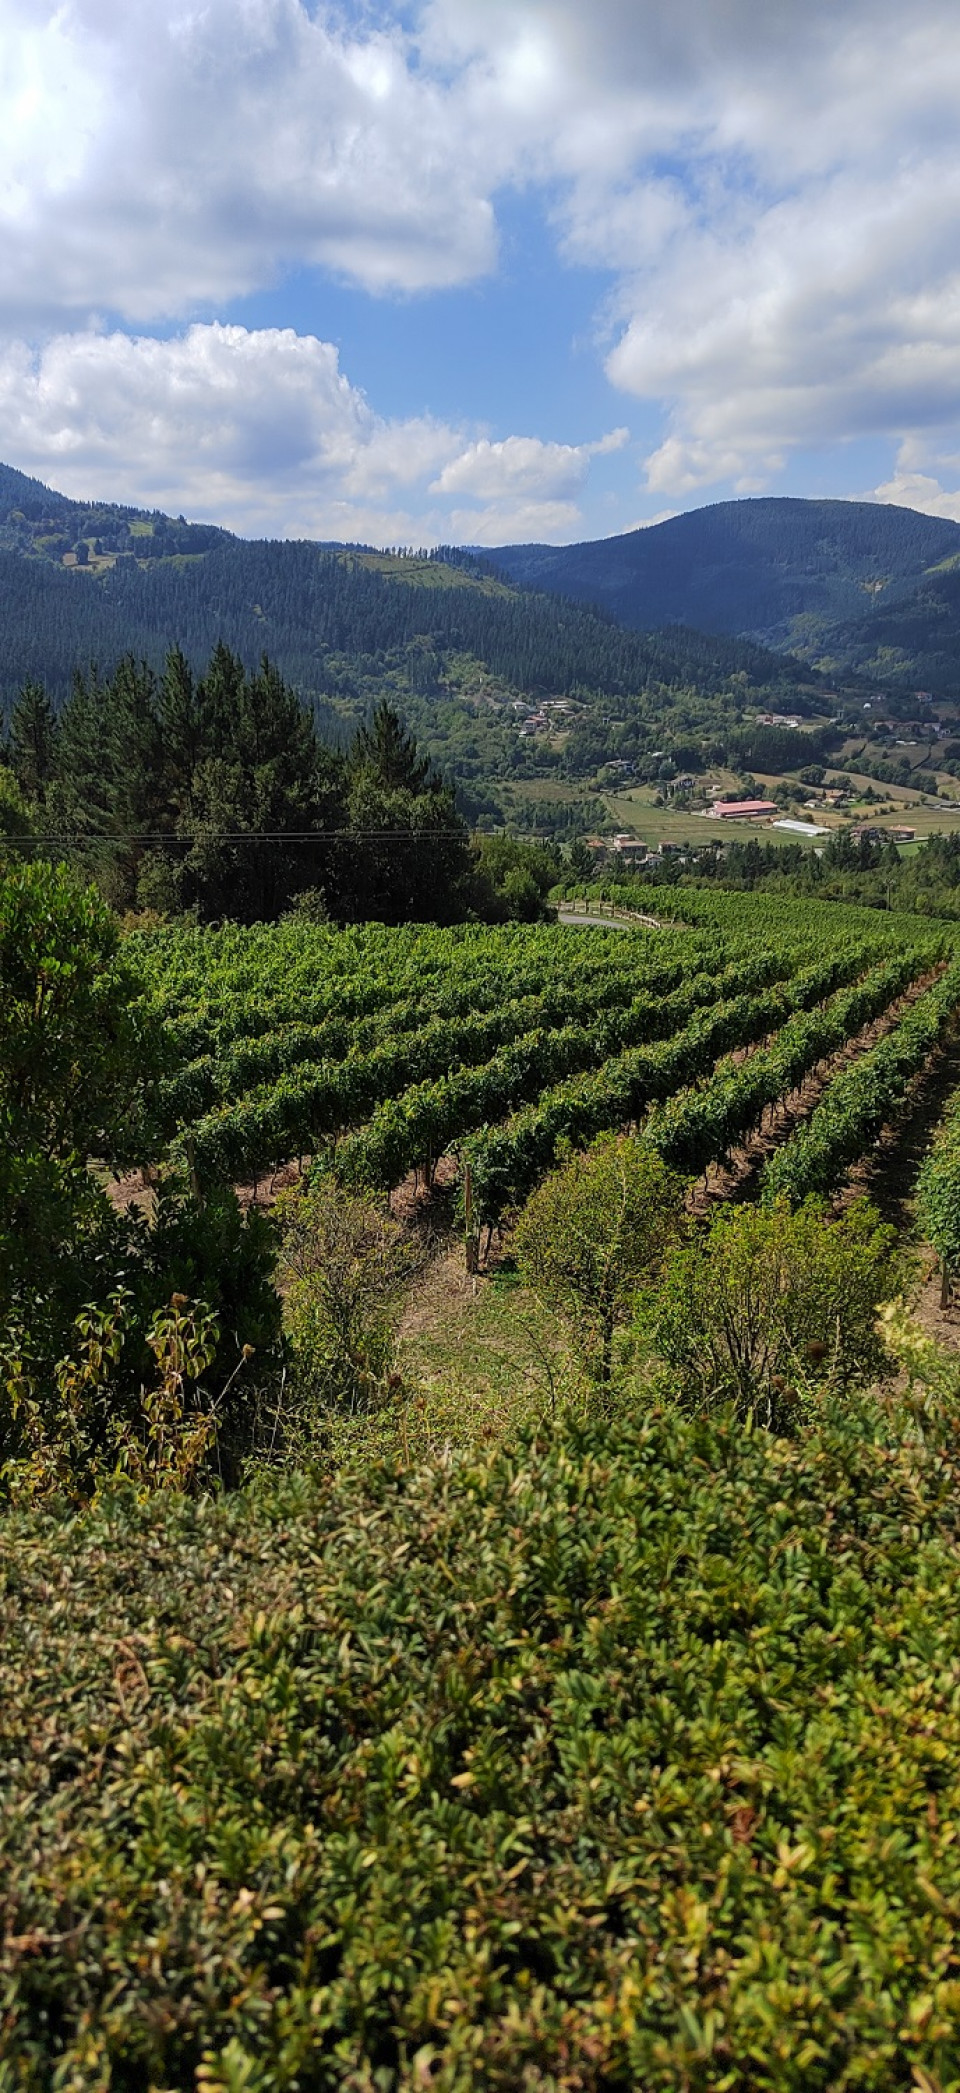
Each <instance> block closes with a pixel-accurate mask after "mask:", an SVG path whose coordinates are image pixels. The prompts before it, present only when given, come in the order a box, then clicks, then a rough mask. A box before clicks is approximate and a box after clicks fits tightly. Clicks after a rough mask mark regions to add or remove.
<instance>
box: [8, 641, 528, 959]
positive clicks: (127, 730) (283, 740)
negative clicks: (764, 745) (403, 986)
mask: <svg viewBox="0 0 960 2093" xmlns="http://www.w3.org/2000/svg"><path fill="white" fill-rule="evenodd" d="M11 760H12V764H13V767H14V771H15V774H16V776H17V779H18V781H19V783H20V785H21V787H22V790H23V792H24V793H25V794H26V795H28V800H29V804H30V806H31V807H32V809H33V813H34V821H35V832H36V833H37V835H38V836H39V837H40V839H41V841H40V843H39V844H38V848H39V849H41V850H45V849H51V850H56V851H57V852H58V853H63V854H68V855H69V856H70V857H71V858H72V859H73V860H74V861H75V862H77V863H79V864H81V865H82V866H83V867H84V868H85V869H87V870H88V871H89V872H91V873H93V874H95V876H96V877H97V879H98V881H99V883H100V885H101V887H102V888H103V889H104V891H105V892H106V893H107V895H108V897H109V898H110V900H111V901H112V902H113V903H114V904H115V905H116V906H118V907H131V906H139V907H140V908H147V909H158V910H160V911H162V912H170V913H173V914H178V913H181V912H183V911H185V910H188V911H189V910H192V911H193V912H194V913H195V914H197V915H198V916H199V917H201V918H209V917H211V916H214V917H220V916H223V915H228V916H232V917H234V918H237V919H239V920H241V921H255V920H258V919H260V918H263V917H275V916H277V915H279V914H281V913H282V912H283V911H284V909H285V908H287V907H289V906H290V905H291V904H293V903H294V902H296V901H298V900H299V899H301V898H303V899H304V900H305V901H306V902H307V904H308V906H309V907H310V908H311V909H312V910H313V912H314V913H316V912H317V911H318V910H319V911H320V912H322V913H326V912H330V913H334V914H338V915H339V916H341V917H354V916H362V917H381V918H384V919H385V920H387V921H393V922H396V921H404V920H406V919H407V918H409V917H414V918H416V917H421V918H422V917H432V916H440V917H442V918H445V919H448V920H449V919H454V920H456V919H457V918H458V917H460V916H463V915H466V914H470V913H472V912H473V911H474V910H477V911H478V912H479V913H481V914H482V913H484V912H487V913H491V914H496V913H498V912H500V911H501V907H502V912H503V913H509V912H510V910H509V905H508V903H509V896H508V902H507V905H503V904H502V894H501V888H502V885H503V881H502V880H501V881H500V882H499V883H498V881H497V879H496V878H495V877H494V876H492V875H491V874H489V873H487V872H485V871H484V869H483V868H482V867H481V866H480V865H478V864H475V863H474V862H473V861H472V860H471V857H470V854H469V849H468V837H467V831H466V828H465V826H464V823H463V822H462V820H461V819H460V817H459V815H458V814H457V812H456V810H455V806H454V799H453V794H452V792H451V791H450V790H449V789H448V788H447V787H446V786H445V785H444V783H443V781H442V779H441V778H440V776H439V775H438V773H437V772H436V771H435V770H434V768H433V766H432V765H431V763H430V761H429V759H427V758H424V757H423V756H421V754H420V753H419V751H418V750H417V748H416V745H415V743H414V741H413V739H412V737H411V735H410V734H409V733H408V732H407V730H406V728H405V727H404V725H403V722H402V721H401V719H400V718H399V715H398V714H397V713H396V712H395V711H394V710H393V709H392V708H391V707H390V706H389V705H386V704H381V705H379V706H378V707H377V708H376V710H375V711H374V713H373V716H372V719H371V720H370V721H369V722H365V723H363V724H361V725H360V727H359V728H358V730H357V733H356V734H355V735H354V737H353V740H352V743H351V744H350V747H349V749H348V750H347V751H346V753H338V752H336V751H334V750H332V749H330V748H327V747H325V746H324V745H323V744H322V743H321V742H320V740H319V739H318V736H317V733H316V728H315V726H314V722H313V720H312V719H311V717H310V715H309V714H308V713H307V712H306V711H305V710H304V707H303V706H302V705H301V703H300V701H299V699H298V698H297V696H296V695H295V693H294V692H293V691H292V690H291V689H290V688H289V686H288V685H287V684H285V683H284V681H283V679H282V677H281V676H280V675H279V674H278V673H277V671H276V669H275V668H274V667H273V666H272V665H271V663H270V662H268V661H267V659H266V657H264V658H263V660H262V661H261V663H260V666H259V668H258V669H257V670H256V671H254V672H252V673H248V672H247V671H246V670H245V669H244V667H243V664H242V662H241V661H240V660H239V659H238V657H237V656H236V655H234V654H231V653H230V651H229V649H228V648H227V647H224V646H223V645H220V644H218V645H217V646H216V647H215V649H214V651H213V654H212V656H211V658H210V661H209V663H208V665H207V668H206V671H205V673H204V675H203V676H202V677H199V678H197V677H195V676H194V674H193V672H192V670H191V669H190V666H189V664H188V662H187V660H186V658H185V656H184V655H183V654H182V653H181V652H180V651H179V649H175V650H174V651H173V652H172V653H170V654H169V655H168V656H167V660H166V664H165V667H164V671H163V674H162V676H160V677H157V676H156V675H155V674H154V672H153V670H152V669H150V668H148V667H147V666H146V664H145V663H142V662H141V663H137V662H135V661H134V660H133V659H132V658H128V659H126V660H124V661H122V662H121V663H120V666H119V668H118V669H117V670H116V672H115V674H114V675H113V676H112V677H110V678H108V679H104V678H101V677H100V676H99V675H97V674H96V673H95V672H94V673H91V675H90V676H89V677H87V678H84V677H82V676H79V675H78V676H76V677H75V679H74V687H73V691H72V694H71V697H70V699H69V700H68V702H67V704H66V705H65V706H64V708H63V711H62V713H61V714H60V716H59V718H58V717H57V716H56V715H55V714H54V712H53V709H52V707H51V705H50V703H49V699H48V697H47V695H46V693H45V692H44V691H43V690H41V689H40V688H39V687H38V686H36V685H32V684H31V685H27V686H25V688H24V690H23V691H22V693H21V695H20V698H19V699H18V702H17V704H16V706H15V707H14V711H13V715H12V721H11ZM534 855H536V854H534ZM552 869H553V868H552V867H551V870H552ZM544 885H545V882H544V881H542V880H541V882H540V884H539V885H537V884H536V883H533V890H532V893H530V894H526V893H525V894H523V895H521V896H520V900H521V904H522V905H521V913H526V914H528V915H533V916H536V915H538V914H540V913H542V893H543V889H544Z"/></svg>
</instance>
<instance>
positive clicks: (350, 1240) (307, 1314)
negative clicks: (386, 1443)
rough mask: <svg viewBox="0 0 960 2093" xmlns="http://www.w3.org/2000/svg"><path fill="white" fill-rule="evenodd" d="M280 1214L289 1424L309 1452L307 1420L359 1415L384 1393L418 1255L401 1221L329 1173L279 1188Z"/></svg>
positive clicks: (308, 1422) (387, 1384)
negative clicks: (289, 1378) (289, 1188)
mask: <svg viewBox="0 0 960 2093" xmlns="http://www.w3.org/2000/svg"><path fill="white" fill-rule="evenodd" d="M277 1214H278V1220H279V1223H280V1227H281V1230H282V1252H281V1271H282V1274H283V1279H284V1283H285V1291H286V1299H287V1327H288V1329H289V1332H290V1337H291V1341H292V1346H293V1380H294V1386H293V1390H292V1401H291V1403H290V1404H289V1406H288V1413H287V1414H288V1430H289V1431H290V1432H292V1434H293V1437H294V1439H295V1440H296V1438H297V1436H298V1434H300V1435H301V1438H302V1444H301V1449H300V1450H301V1452H302V1453H304V1454H308V1453H309V1451H310V1447H309V1434H310V1431H311V1428H312V1426H313V1427H314V1428H315V1427H316V1425H317V1422H318V1420H322V1419H323V1417H324V1416H325V1415H327V1414H330V1413H333V1414H336V1415H339V1416H341V1417H357V1416H362V1415H363V1414H365V1413H368V1412H370V1411H372V1410H375V1409H376V1408H378V1406H379V1405H381V1404H382V1402H383V1401H384V1398H385V1396H386V1395H387V1393H388V1391H389V1386H390V1380H391V1373H392V1369H393V1367H394V1362H395V1354H396V1343H397V1327H398V1324H399V1321H400V1313H401V1309H402V1307H403V1302H404V1298H405V1296H406V1293H407V1290H408V1288H409V1286H410V1282H411V1280H412V1278H413V1276H414V1273H415V1271H416V1270H417V1267H418V1263H419V1261H420V1260H419V1253H418V1251H417V1248H416V1245H415V1244H414V1242H413V1241H412V1240H411V1238H410V1236H409V1235H407V1234H406V1233H405V1231H404V1230H403V1229H402V1228H401V1226H400V1224H399V1222H397V1221H394V1220H392V1219H391V1218H390V1216H389V1214H385V1213H384V1212H383V1209H382V1207H378V1206H377V1205H376V1203H375V1201H374V1200H372V1199H368V1198H366V1197H365V1196H364V1195H363V1194H362V1193H349V1192H346V1191H344V1190H342V1189H341V1187H340V1186H339V1185H336V1184H334V1183H333V1182H332V1180H331V1179H329V1178H323V1177H321V1178H317V1179H316V1180H315V1181H314V1182H313V1183H311V1184H309V1185H303V1186H297V1187H296V1188H295V1189H294V1190H292V1191H291V1192H289V1193H287V1194H285V1196H284V1197H283V1198H282V1199H281V1200H280V1201H279V1202H278V1207H277ZM311 1421H312V1426H311ZM304 1434H306V1437H305V1438H304V1437H303V1435H304Z"/></svg>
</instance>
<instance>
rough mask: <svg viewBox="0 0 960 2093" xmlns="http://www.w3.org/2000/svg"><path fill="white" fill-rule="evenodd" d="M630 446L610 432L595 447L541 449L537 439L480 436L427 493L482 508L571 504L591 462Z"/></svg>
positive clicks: (622, 435)
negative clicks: (469, 499)
mask: <svg viewBox="0 0 960 2093" xmlns="http://www.w3.org/2000/svg"><path fill="white" fill-rule="evenodd" d="M629 440H630V432H629V430H628V429H612V430H611V432H610V434H609V435H608V436H603V437H601V438H600V441H599V442H598V443H579V444H573V443H544V442H542V441H541V440H540V439H539V438H538V437H535V436H507V437H505V438H504V439H503V440H502V441H501V442H499V443H491V441H490V439H489V437H486V436H483V437H481V438H480V440H479V442H477V443H471V444H470V445H469V447H468V448H467V449H466V450H465V451H461V452H460V454H459V456H458V457H456V458H451V459H450V461H449V463H448V464H446V465H445V466H444V468H443V471H442V472H441V474H440V476H439V478H438V479H436V480H435V481H434V482H433V486H432V488H431V492H432V493H436V494H461V495H463V494H467V495H473V496H474V497H475V499H476V500H478V501H486V502H490V501H492V502H499V501H503V500H507V501H511V502H515V501H518V500H522V501H527V502H529V501H531V500H535V501H538V502H544V501H549V502H556V501H560V502H564V503H569V501H570V500H571V498H572V497H574V496H575V495H577V494H578V493H579V492H580V489H581V487H582V486H583V483H584V481H585V479H586V477H587V474H588V472H589V470H590V460H591V458H597V457H601V456H605V455H606V454H607V453H609V452H610V451H618V450H622V449H623V446H624V444H625V443H628V442H629ZM575 514H576V512H574V516H575Z"/></svg>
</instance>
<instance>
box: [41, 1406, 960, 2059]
mask: <svg viewBox="0 0 960 2093" xmlns="http://www.w3.org/2000/svg"><path fill="white" fill-rule="evenodd" d="M956 1424H957V1420H956V1418H953V1419H948V1420H946V1422H945V1424H944V1427H943V1431H942V1438H939V1437H938V1436H935V1435H928V1436H927V1438H926V1440H925V1442H920V1441H918V1440H917V1439H916V1436H915V1435H914V1436H913V1439H912V1441H911V1437H910V1433H911V1427H910V1423H909V1419H907V1418H906V1417H905V1416H901V1417H893V1418H888V1419H887V1420H886V1421H884V1419H883V1418H882V1417H881V1416H880V1415H879V1413H872V1412H871V1411H870V1410H869V1409H868V1408H866V1407H864V1409H863V1411H862V1412H861V1413H860V1414H859V1415H858V1416H855V1417H853V1418H852V1419H851V1420H850V1421H848V1422H846V1423H842V1422H841V1423H838V1424H837V1425H836V1426H834V1427H831V1428H824V1429H823V1431H822V1432H821V1433H820V1434H819V1435H818V1436H816V1437H812V1438H810V1439H808V1440H807V1441H806V1442H805V1443H803V1444H802V1445H799V1446H791V1445H789V1444H787V1443H785V1442H777V1441H773V1440H771V1439H769V1438H767V1437H766V1436H765V1435H764V1434H762V1433H759V1432H758V1433H756V1434H752V1435H751V1434H742V1433H738V1432H737V1431H735V1430H734V1429H733V1428H732V1427H729V1426H726V1425H724V1424H721V1425H720V1426H714V1427H708V1426H706V1425H703V1424H696V1423H684V1422H682V1421H680V1420H678V1419H676V1418H674V1417H670V1418H667V1417H662V1416H661V1417H653V1418H652V1419H649V1420H647V1421H646V1422H643V1421H641V1422H638V1423H636V1424H634V1425H613V1426H608V1427H604V1426H602V1425H599V1424H598V1425H596V1426H593V1427H590V1428H583V1429H579V1428H577V1427H573V1426H571V1427H568V1428H567V1429H566V1430H565V1432H564V1434H563V1435H562V1436H561V1437H560V1438H559V1439H558V1440H557V1441H556V1442H555V1443H554V1444H553V1445H552V1446H550V1445H544V1446H538V1445H533V1446H528V1447H527V1448H526V1449H521V1450H520V1451H514V1452H513V1453H512V1454H506V1453H503V1454H499V1455H497V1456H495V1457H493V1458H492V1459H491V1460H490V1462H489V1464H488V1465H486V1466H483V1467H469V1466H456V1465H454V1466H452V1467H449V1468H441V1469H440V1470H439V1471H434V1472H432V1473H423V1474H420V1473H417V1474H412V1473H407V1474H404V1473H402V1472H401V1473H393V1472H387V1471H385V1470H384V1471H377V1472H375V1473H373V1474H371V1475H369V1476H368V1477H367V1478H366V1479H365V1480H359V1481H353V1482H350V1481H346V1482H341V1483H339V1484H335V1485H333V1486H329V1487H328V1486H325V1485H323V1484H321V1483H308V1482H304V1481H295V1482H291V1483H289V1484H284V1485H282V1486H279V1487H277V1488H275V1489H270V1490H268V1491H264V1492H262V1493H260V1494H257V1495H253V1496H249V1497H246V1498H244V1497H233V1498H230V1499H226V1500H222V1501H220V1502H219V1503H215V1504H213V1503H211V1504H197V1503H190V1502H183V1501H179V1500H174V1501H167V1502H162V1501H158V1500H154V1501H153V1502H152V1503H150V1504H148V1505H146V1506H143V1507H140V1508H138V1507H136V1506H135V1505H132V1504H130V1502H129V1501H126V1502H125V1501H122V1500H119V1499H118V1500H115V1501H114V1502H113V1503H112V1504H107V1505H104V1506H103V1507H101V1508H100V1509H99V1510H97V1511H94V1512H92V1513H90V1514H88V1515H86V1516H85V1517H83V1518H81V1519H77V1520H76V1521H74V1522H73V1523H72V1524H68V1525H64V1526H61V1527H58V1526H57V1525H56V1524H55V1523H54V1522H52V1521H49V1522H43V1521H40V1520H36V1521H29V1522H27V1521H22V1520H21V1521H13V1520H11V1521H8V1523H7V1524H6V1525H5V1526H4V1527H3V1528H2V1529H0V1562H2V1568H3V1572H4V1575H5V1634H4V1641H3V1673H2V1678H0V1777H2V1780H3V1782H4V1784H5V1801H4V1808H3V1817H2V1843H0V1885H2V1890H0V1894H2V1896H3V1899H4V1901H5V1905H6V1910H5V1918H6V1926H7V1938H6V1945H5V1949H4V1959H3V1965H2V1968H3V1987H4V1988H3V1992H2V2013H3V2019H2V2022H0V2043H2V2053H3V2057H4V2058H5V2060H6V2061H5V2066H4V2068H3V2069H0V2085H2V2086H3V2088H4V2089H8V2088H10V2089H12V2088H19V2087H25V2088H31V2089H33V2088H37V2089H39V2088H41V2087H42V2088H44V2089H47V2088H55V2089H57V2088H60V2089H63V2088H70V2089H74V2088H84V2089H86V2088H91V2087H92V2088H97V2087H107V2086H109V2087H111V2088H123V2089H131V2093H132V2089H133V2088H137V2089H142V2088H146V2087H153V2088H158V2089H159V2088H175V2087H192V2086H194V2085H195V2084H199V2085H202V2086H206V2087H207V2088H208V2089H210V2088H212V2087H223V2088H230V2089H240V2088H243V2089H247V2093H249V2089H256V2093H260V2089H267V2088H271V2089H272V2088H280V2087H283V2088H290V2087H292V2088H298V2087H299V2088H304V2089H312V2088H326V2087H344V2088H347V2087H348V2088H351V2089H361V2088H364V2089H370V2093H373V2089H374V2088H377V2089H383V2093H388V2089H390V2088H393V2087H410V2088H418V2087H424V2086H434V2087H441V2088H466V2087H475V2086H490V2087H504V2088H507V2087H510V2088H513V2087H518V2086H524V2087H530V2088H548V2087H549V2088H598V2089H599V2088H624V2089H626V2088H636V2087H638V2086H640V2087H643V2088H644V2093H648V2089H652V2088H660V2087H670V2088H678V2089H679V2088H685V2089H686V2088H690V2089H696V2088H701V2087H710V2088H738V2089H739V2088H742V2089H747V2088H749V2089H750V2093H757V2089H759V2088H765V2087H776V2088H778V2089H779V2088H796V2089H798V2093H799V2089H800V2088H802V2089H803V2093H811V2089H815V2088H823V2089H826V2088H830V2089H831V2093H832V2089H836V2088H844V2087H857V2088H861V2087H869V2088H877V2089H882V2093H890V2089H892V2088H899V2087H909V2086H920V2087H923V2088H926V2089H928V2093H930V2089H942V2093H946V2089H948V2088H951V2087H956V2086H958V2085H960V1955H958V1952H957V1939H958V1920H960V1853H958V1841H957V1836H956V1820H957V1817H958V1813H960V1812H958V1805H960V1608H958V1605H957V1581H956V1580H957V1572H958V1568H960V1546H958V1527H957V1506H958V1503H960V1498H958V1493H957V1482H958V1477H957V1474H956V1471H955V1468H954V1467H953V1466H952V1465H951V1456H950V1448H951V1446H953V1445H954V1444H956ZM905 1435H906V1436H905Z"/></svg>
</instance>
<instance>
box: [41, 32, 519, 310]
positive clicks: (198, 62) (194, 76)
mask: <svg viewBox="0 0 960 2093" xmlns="http://www.w3.org/2000/svg"><path fill="white" fill-rule="evenodd" d="M0 79H2V80H3V83H4V86H3V90H2V94H0V107H2V113H3V122H2V124H0V233H2V238H0V310H2V312H3V313H4V314H5V316H6V320H7V324H8V326H9V325H16V324H20V325H22V326H23V327H24V331H26V332H29V331H31V329H32V327H33V325H34V324H35V323H36V322H37V321H38V320H39V321H43V320H44V319H45V318H46V319H47V320H48V321H49V320H50V318H51V316H53V317H54V318H59V319H60V320H61V321H62V319H63V318H64V317H65V316H69V315H71V314H77V315H83V316H85V315H87V314H89V313H90V312H91V311H103V310H105V309H112V310H114V311H116V312H119V313H120V314H122V315H123V316H124V317H125V318H127V319H129V320H132V321H143V320H150V319H155V318H157V317H158V316H165V315H175V314H180V313H184V312H186V311H189V309H190V307H191V306H192V305H196V303H197V302H198V301H211V300H218V299H219V300H222V299H224V298H227V297H230V296H233V295H236V294H238V293H240V292H244V291H249V290H251V289H253V288H255V287H257V286H260V285H263V284H268V283H269V282H270V281H271V280H273V278H274V277H275V276H276V273H277V271H278V270H280V269H282V268H283V267H284V266H286V265H289V264H292V263H301V264H303V263H320V264H323V265H325V266H327V267H331V268H333V269H336V270H341V271H343V272H345V273H347V274H349V275H351V276H353V277H354V278H356V279H357V280H358V281H360V282H361V283H363V284H365V285H366V286H368V287H369V288H372V289H375V290H383V289H397V288H399V289H403V290H422V289H424V288H433V287H436V286H438V285H449V284H452V283H458V282H462V281H464V280H466V279H470V278H473V277H475V276H477V275H478V274H480V273H482V272H484V271H486V270H489V269H490V267H491V266H492V264H493V261H494V258H495V247H496V242H495V227H494V219H493V213H492V210H491V206H490V201H489V178H490V159H489V150H490V141H489V140H488V141H485V142H484V146H485V155H486V162H485V166H484V169H483V174H482V179H481V178H480V175H479V162H478V157H477V156H476V155H474V154H472V153H471V150H470V143H469V136H468V137H467V139H466V140H465V139H464V137H463V135H462V132H461V129H460V124H459V116H460V112H459V110H458V106H457V100H456V96H455V95H453V94H451V92H450V91H449V88H448V86H447V85H446V84H445V83H444V82H442V81H437V80H434V79H431V78H430V77H428V76H427V75H426V74H425V73H421V72H419V71H418V70H417V68H416V67H415V65H414V64H413V61H412V53H411V50H410V46H409V40H408V39H407V38H405V36H404V34H403V33H402V31H401V29H400V27H399V26H398V25H397V24H396V23H393V24H389V23H388V24H387V25H386V26H380V27H377V26H371V25H370V24H369V22H367V23H366V24H363V23H361V24H359V25H358V26H355V27H353V28H352V29H351V28H350V27H348V26H346V25H345V24H344V23H343V22H342V20H337V19H334V18H333V17H332V15H330V14H329V13H327V12H325V11H323V10H317V11H314V9H312V8H310V7H308V6H307V5H305V4H304V0H205V4H204V5H203V6H202V7H198V6H196V5H194V4H193V0H164V4H162V5H160V6H157V4H156V0H6V6H5V9H4V18H3V21H2V23H0Z"/></svg>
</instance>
